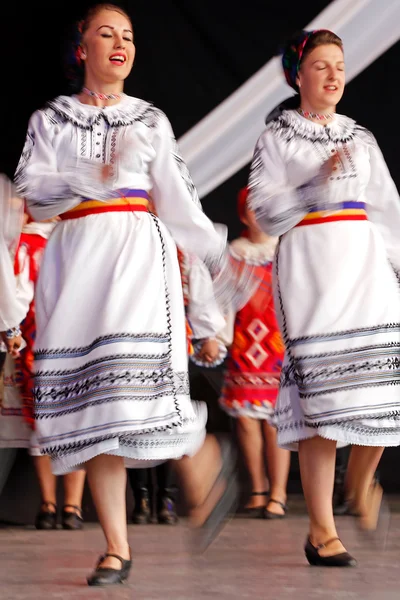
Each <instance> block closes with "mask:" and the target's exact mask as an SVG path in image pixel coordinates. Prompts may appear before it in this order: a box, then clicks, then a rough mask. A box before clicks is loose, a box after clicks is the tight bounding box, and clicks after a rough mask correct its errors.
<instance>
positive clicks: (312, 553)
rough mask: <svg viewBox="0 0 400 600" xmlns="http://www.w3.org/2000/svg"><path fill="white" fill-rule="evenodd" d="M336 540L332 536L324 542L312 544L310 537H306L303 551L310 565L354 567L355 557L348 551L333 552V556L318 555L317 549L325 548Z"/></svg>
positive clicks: (355, 564) (355, 563)
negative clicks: (316, 544)
mask: <svg viewBox="0 0 400 600" xmlns="http://www.w3.org/2000/svg"><path fill="white" fill-rule="evenodd" d="M336 540H339V538H337V537H336V538H332V539H331V540H328V541H327V542H325V544H319V545H318V546H313V545H312V543H311V542H310V538H308V540H307V543H306V545H305V547H304V552H305V554H306V558H307V560H308V562H309V563H310V565H312V566H314V567H356V566H357V561H356V559H355V558H353V557H352V556H351V554H349V553H348V552H341V553H340V554H334V555H333V556H320V554H319V550H321V548H326V546H328V545H329V544H331V543H332V542H336ZM339 541H340V540H339Z"/></svg>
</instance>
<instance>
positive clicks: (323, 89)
mask: <svg viewBox="0 0 400 600" xmlns="http://www.w3.org/2000/svg"><path fill="white" fill-rule="evenodd" d="M297 84H298V85H299V88H300V97H301V106H302V108H303V109H305V110H310V111H313V112H327V111H328V112H333V111H334V110H335V108H336V105H337V104H338V102H339V101H340V99H341V98H342V96H343V91H344V84H345V72H344V56H343V50H342V49H341V48H340V47H339V46H338V45H336V44H322V45H320V46H317V47H316V48H314V49H313V50H311V52H309V53H308V54H307V55H306V56H305V57H304V59H303V60H302V62H301V66H300V70H299V75H298V80H297Z"/></svg>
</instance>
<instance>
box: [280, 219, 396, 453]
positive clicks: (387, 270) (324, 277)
mask: <svg viewBox="0 0 400 600" xmlns="http://www.w3.org/2000/svg"><path fill="white" fill-rule="evenodd" d="M274 287H275V303H276V310H277V313H278V317H279V321H280V327H281V330H282V333H283V337H284V342H285V345H286V355H285V360H284V366H283V370H282V377H281V387H280V393H279V397H278V402H277V406H276V413H275V419H276V424H277V428H278V442H279V444H280V445H281V446H282V447H284V448H289V449H294V448H295V447H296V442H298V441H299V440H304V439H307V438H311V437H313V436H321V437H325V438H328V439H331V440H336V441H337V442H338V443H339V445H346V444H356V445H366V446H397V445H399V444H400V386H399V384H400V288H399V281H398V279H397V275H396V273H395V272H394V270H393V268H392V266H391V264H390V263H389V261H388V258H387V255H386V250H385V247H384V243H383V239H382V238H381V236H380V234H379V233H378V232H377V230H376V229H375V227H374V225H373V224H372V223H370V222H369V221H338V222H330V223H324V224H316V225H308V226H300V227H296V228H294V229H292V230H291V231H290V232H288V233H287V234H285V235H284V236H283V237H282V238H281V241H280V245H279V248H278V251H277V255H276V259H275V282H274Z"/></svg>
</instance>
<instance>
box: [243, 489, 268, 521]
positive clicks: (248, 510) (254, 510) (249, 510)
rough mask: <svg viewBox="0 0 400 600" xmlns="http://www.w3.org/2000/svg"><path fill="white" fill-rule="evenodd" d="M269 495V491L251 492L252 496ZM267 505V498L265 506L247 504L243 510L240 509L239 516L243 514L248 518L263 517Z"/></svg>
mask: <svg viewBox="0 0 400 600" xmlns="http://www.w3.org/2000/svg"><path fill="white" fill-rule="evenodd" d="M268 495H269V492H251V494H250V496H265V498H267V496H268ZM266 505H267V500H265V504H264V505H263V506H249V507H246V506H245V507H244V508H243V510H241V511H240V515H238V516H243V517H246V518H248V519H262V518H263V516H264V510H265V508H266Z"/></svg>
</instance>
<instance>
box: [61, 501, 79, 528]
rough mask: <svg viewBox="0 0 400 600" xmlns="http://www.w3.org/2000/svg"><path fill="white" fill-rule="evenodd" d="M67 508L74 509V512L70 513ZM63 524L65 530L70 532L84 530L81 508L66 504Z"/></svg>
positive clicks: (62, 518)
mask: <svg viewBox="0 0 400 600" xmlns="http://www.w3.org/2000/svg"><path fill="white" fill-rule="evenodd" d="M66 508H73V509H74V511H73V512H69V511H67V510H65V509H66ZM61 524H62V528H63V529H68V530H69V531H75V530H78V529H82V528H83V518H82V509H81V508H79V506H75V505H74V504H64V506H63V511H62V517H61Z"/></svg>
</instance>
